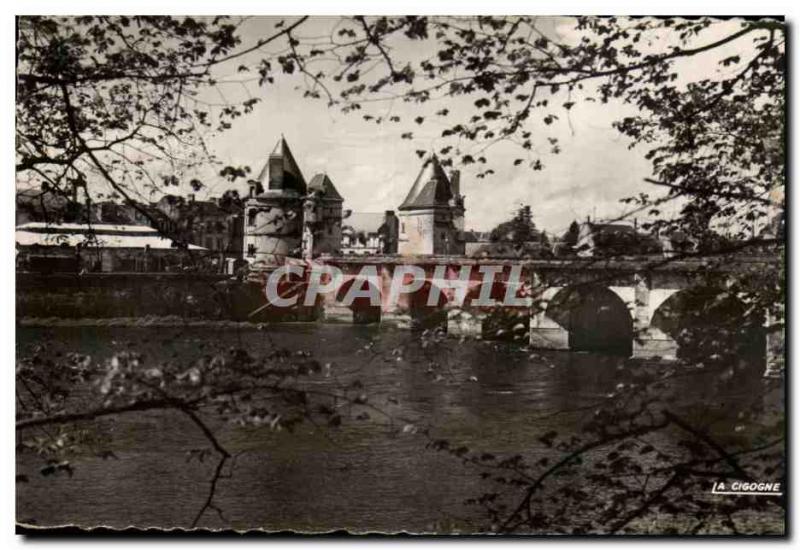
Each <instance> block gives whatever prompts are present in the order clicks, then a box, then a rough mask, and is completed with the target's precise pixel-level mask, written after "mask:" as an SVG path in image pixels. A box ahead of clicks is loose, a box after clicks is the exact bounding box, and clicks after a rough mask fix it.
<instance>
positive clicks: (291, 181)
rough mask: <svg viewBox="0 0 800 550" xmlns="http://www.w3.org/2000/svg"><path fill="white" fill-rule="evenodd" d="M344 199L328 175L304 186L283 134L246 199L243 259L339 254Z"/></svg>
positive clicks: (257, 261)
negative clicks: (324, 253) (325, 253)
mask: <svg viewBox="0 0 800 550" xmlns="http://www.w3.org/2000/svg"><path fill="white" fill-rule="evenodd" d="M342 202H343V199H342V197H341V195H339V192H338V191H337V190H336V187H334V185H333V182H331V180H330V178H329V177H328V176H327V175H317V176H314V178H313V179H312V180H311V183H306V179H305V177H303V173H302V171H301V170H300V167H299V165H298V164H297V161H296V160H295V158H294V155H293V154H292V151H291V149H290V148H289V144H288V143H286V140H285V139H284V138H283V136H281V138H280V139H279V140H278V143H277V144H276V145H275V147H274V149H273V150H272V152H271V153H270V154H269V157H268V158H267V161H266V163H265V164H264V167H263V168H262V170H261V172H260V173H259V175H258V177H257V178H256V179H254V180H251V181H250V190H249V194H248V197H247V200H246V201H245V230H244V241H245V242H244V255H245V259H246V260H248V261H249V262H250V263H251V264H254V263H255V264H263V265H267V266H268V265H278V264H282V263H284V261H285V259H286V258H287V257H295V258H299V257H312V256H315V255H317V254H320V253H323V252H328V253H335V252H337V251H338V249H339V247H340V246H341V224H342Z"/></svg>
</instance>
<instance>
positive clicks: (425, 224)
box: [398, 154, 465, 256]
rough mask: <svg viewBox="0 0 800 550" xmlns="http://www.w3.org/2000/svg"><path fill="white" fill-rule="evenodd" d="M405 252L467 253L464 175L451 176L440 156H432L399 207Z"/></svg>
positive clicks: (402, 252)
mask: <svg viewBox="0 0 800 550" xmlns="http://www.w3.org/2000/svg"><path fill="white" fill-rule="evenodd" d="M399 218H400V238H399V246H398V252H399V253H400V254H402V255H407V256H410V255H432V254H435V255H440V254H464V248H465V247H464V240H463V229H464V198H463V196H462V195H461V190H460V175H459V174H458V172H454V173H453V174H452V177H448V175H447V174H446V173H445V171H444V168H443V167H442V165H441V163H440V162H439V159H438V158H437V157H436V155H435V154H434V155H431V156H430V157H428V158H427V159H426V160H425V162H424V164H423V165H422V169H421V170H420V172H419V175H418V176H417V179H416V180H415V181H414V184H413V185H412V186H411V190H410V191H409V192H408V195H407V196H406V198H405V200H404V201H403V203H402V204H401V205H400V208H399Z"/></svg>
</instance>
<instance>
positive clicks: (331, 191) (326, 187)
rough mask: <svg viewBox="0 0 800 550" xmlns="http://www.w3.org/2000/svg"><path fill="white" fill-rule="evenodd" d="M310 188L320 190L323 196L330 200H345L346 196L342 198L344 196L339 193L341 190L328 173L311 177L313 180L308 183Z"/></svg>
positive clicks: (310, 189)
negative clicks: (338, 189)
mask: <svg viewBox="0 0 800 550" xmlns="http://www.w3.org/2000/svg"><path fill="white" fill-rule="evenodd" d="M308 190H309V191H320V192H321V193H322V196H323V197H324V198H326V199H328V200H338V201H343V200H344V198H342V196H341V195H340V194H339V191H337V190H336V186H335V185H333V182H332V181H331V179H330V178H329V177H328V174H317V175H315V176H314V177H313V178H311V182H310V183H309V184H308Z"/></svg>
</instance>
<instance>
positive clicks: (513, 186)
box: [201, 17, 736, 233]
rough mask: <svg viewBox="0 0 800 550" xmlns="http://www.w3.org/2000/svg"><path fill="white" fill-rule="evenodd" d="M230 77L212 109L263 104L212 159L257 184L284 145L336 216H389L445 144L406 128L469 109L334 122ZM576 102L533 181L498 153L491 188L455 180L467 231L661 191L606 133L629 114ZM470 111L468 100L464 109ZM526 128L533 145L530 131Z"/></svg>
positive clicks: (400, 108)
mask: <svg viewBox="0 0 800 550" xmlns="http://www.w3.org/2000/svg"><path fill="white" fill-rule="evenodd" d="M289 20H291V19H289ZM275 22H276V19H275V18H270V17H256V18H251V19H249V20H247V21H246V23H244V24H243V26H242V30H243V34H244V38H245V40H244V41H245V43H248V42H249V41H255V40H257V39H258V38H259V37H262V36H265V35H268V34H270V33H272V32H274V30H273V29H274V24H275ZM333 24H335V19H334V18H326V17H317V18H314V19H312V20H311V21H310V22H309V24H308V25H306V26H304V27H303V30H302V32H301V33H299V35H300V36H305V37H313V36H319V35H322V34H324V33H325V32H326V31H327V30H329V29H330V27H331V25H333ZM734 25H736V24H735V23H731V22H727V23H720V24H719V25H718V27H719V28H718V29H716V30H713V29H712V32H710V33H709V34H708V36H707V37H706V39H708V40H710V41H713V39H714V37H715V35H716V36H721V35H722V34H723V33H725V32H728V31H730V30H731V28H733V26H734ZM571 27H572V23H571V21H570V20H567V19H554V18H550V19H546V18H542V19H541V28H542V29H544V30H545V31H546V32H548V33H552V34H553V35H555V36H557V37H558V38H559V39H562V40H570V39H571V38H573V39H574V37H575V36H574V34H572V35H571V33H573V31H572V29H571ZM657 47H660V48H663V47H664V45H663V44H659V45H657ZM414 48H415V50H406V51H395V52H393V53H394V54H397V55H400V56H405V57H406V58H408V59H414V58H415V57H416V58H420V56H422V55H425V54H430V51H428V52H426V51H425V48H430V44H424V43H417V44H415V45H414ZM717 59H719V53H717V54H715V59H708V58H698V59H693V60H691V61H689V62H686V63H684V64H683V65H682V67H681V70H682V71H684V72H685V74H686V78H687V79H695V78H698V77H702V76H704V75H707V74H710V73H714V72H716V71H718V69H717V64H716V60H717ZM228 69H229V71H230V72H229V73H228V74H221V75H220V77H221V80H222V81H223V83H222V84H220V85H219V86H218V87H217V89H213V90H208V91H207V92H205V93H204V95H203V96H202V97H203V99H204V100H206V101H208V102H210V103H214V102H224V101H231V100H241V99H243V98H246V97H248V96H251V97H260V98H261V102H260V103H258V104H257V107H256V109H255V110H254V112H253V113H252V114H251V115H248V116H245V117H242V118H241V119H239V120H238V121H237V123H236V124H235V125H234V127H233V128H232V129H231V130H229V131H227V132H226V133H224V134H222V135H220V136H218V137H215V138H213V139H212V140H211V142H210V143H211V147H212V150H213V151H214V153H215V154H216V155H217V156H218V157H219V159H220V160H221V161H223V162H225V163H230V164H233V165H249V166H251V167H252V169H253V171H254V172H256V173H257V172H258V170H259V169H260V168H261V166H262V165H263V164H264V162H265V161H266V157H267V155H268V154H269V152H270V150H271V149H272V147H273V146H274V144H275V142H276V141H277V140H278V139H279V138H280V136H281V134H283V135H284V136H285V137H286V140H287V141H288V143H289V145H290V147H291V149H292V150H293V152H294V155H295V158H296V159H297V161H298V163H299V164H300V167H301V169H302V170H303V173H304V175H305V176H306V178H307V179H310V178H311V177H312V176H313V175H314V174H315V173H318V172H327V174H328V175H329V176H330V178H331V179H332V181H333V182H334V184H335V185H336V186H337V188H338V189H339V192H340V193H341V194H342V196H343V197H344V198H345V201H346V202H345V208H350V209H353V210H354V211H365V212H381V211H383V210H388V209H396V208H397V206H398V205H399V204H400V203H401V202H402V200H403V198H404V197H405V194H406V193H407V192H408V190H409V188H410V187H411V185H412V183H413V181H414V178H415V177H416V175H417V172H418V171H419V169H420V166H421V161H420V159H419V157H418V156H417V155H416V153H415V151H416V150H418V149H425V150H432V149H434V148H441V147H442V146H444V145H445V144H446V143H445V142H444V141H443V140H442V138H441V137H440V136H441V130H442V128H443V127H444V125H443V124H440V125H438V126H437V125H436V124H435V123H434V124H431V125H429V124H425V125H423V126H416V125H414V124H413V123H412V122H411V119H413V118H414V117H415V116H417V115H419V114H420V112H423V114H424V112H425V111H424V110H425V109H427V112H432V111H433V110H435V109H441V108H442V107H443V106H446V107H448V108H449V109H450V110H451V111H453V110H454V109H455V110H456V112H458V109H461V108H466V107H465V106H463V105H462V106H459V104H458V102H454V101H452V100H448V99H445V100H440V101H438V102H431V104H430V105H426V106H424V107H422V108H421V107H420V106H418V105H416V104H409V103H404V102H402V101H400V100H386V101H380V102H376V103H373V104H370V106H369V109H368V110H366V111H362V112H360V113H358V114H355V115H354V114H343V113H341V112H340V111H338V110H337V109H335V108H334V109H331V108H328V107H327V105H326V102H325V101H321V100H310V99H304V98H303V97H302V93H301V91H299V89H298V87H299V86H300V85H301V84H302V82H301V81H300V80H299V78H300V77H291V78H285V77H283V76H281V77H279V78H278V79H277V81H276V84H275V85H272V86H268V87H264V88H260V87H259V86H258V84H257V83H256V82H254V81H253V78H252V75H247V74H246V73H245V75H244V76H242V75H241V74H236V73H234V69H235V67H233V66H232V67H229V68H228ZM577 99H578V100H577V101H576V105H575V107H574V108H573V109H572V110H571V111H570V118H569V119H566V118H562V120H560V121H559V122H557V123H556V124H554V125H553V127H551V128H548V130H550V131H552V132H555V133H556V135H557V136H558V137H559V139H560V141H561V148H562V152H561V153H560V154H558V155H552V154H549V153H545V154H544V156H543V162H544V169H543V170H542V171H532V170H531V169H530V168H528V167H527V166H526V165H525V164H522V165H520V166H517V167H514V166H513V165H512V162H513V160H514V159H515V158H518V157H519V156H520V149H519V148H518V147H516V146H513V145H511V144H503V143H501V144H499V145H497V146H495V147H493V148H492V149H490V150H489V151H488V152H487V155H486V156H487V157H488V158H489V161H490V163H491V164H492V166H491V167H492V168H494V169H495V170H496V174H495V175H494V176H493V177H491V178H486V179H478V178H476V177H475V173H476V171H474V170H469V169H466V170H462V178H461V181H462V184H461V185H462V193H464V194H465V195H466V209H467V211H466V226H467V227H468V228H471V229H478V230H487V229H491V228H492V227H494V226H495V225H496V224H497V223H499V222H501V221H504V220H506V219H508V218H509V217H510V216H511V215H512V214H513V212H514V211H515V209H516V208H518V207H519V206H520V205H522V204H529V205H530V206H531V207H532V209H533V213H534V221H535V222H536V224H537V225H538V226H539V227H542V228H544V229H546V230H548V231H551V232H555V233H561V232H563V231H564V230H565V229H566V228H567V226H568V225H569V223H570V222H571V221H572V220H573V219H584V218H586V217H587V216H593V217H597V218H613V217H617V216H619V215H621V214H623V213H624V211H625V207H624V206H623V205H622V204H621V203H620V202H619V200H620V199H621V198H623V197H626V196H630V195H632V194H636V193H639V192H640V191H648V192H651V193H653V192H658V190H656V189H654V188H653V187H652V186H648V185H647V184H646V183H644V182H643V179H644V178H645V177H648V176H649V175H650V167H649V163H648V162H647V161H646V160H645V159H644V158H643V156H644V152H643V151H641V150H637V149H633V150H631V149H629V147H628V145H629V144H628V142H627V141H626V140H625V139H624V138H623V137H622V136H621V135H620V134H618V133H617V132H616V131H615V130H614V129H613V128H612V126H611V123H612V122H613V121H614V120H617V119H619V118H621V117H623V116H625V115H626V114H631V113H632V112H633V111H632V110H631V107H630V106H625V105H620V104H613V103H612V104H607V105H599V104H593V103H586V102H581V101H580V100H579V98H577ZM473 100H474V98H471V99H470V100H469V101H470V104H471V101H473ZM365 112H370V113H374V114H376V115H388V114H389V113H391V114H393V115H399V116H401V117H402V119H403V120H404V121H405V122H404V123H402V124H382V125H376V124H374V123H370V122H366V121H364V120H363V119H362V118H361V115H362V114H364V113H365ZM412 126H413V127H412ZM531 129H532V130H533V131H534V134H536V132H537V131H538V126H534V127H532V128H531ZM409 130H413V131H414V139H413V140H404V139H401V138H400V135H401V134H402V133H403V132H406V131H409ZM548 135H549V134H548ZM204 181H206V182H208V183H209V185H208V188H207V189H206V190H205V191H204V192H203V193H201V195H203V194H206V195H216V194H219V193H221V192H222V191H224V190H225V189H227V188H229V187H230V184H227V183H225V182H222V181H220V180H219V178H216V180H215V179H214V178H213V177H212V176H207V177H205V178H204Z"/></svg>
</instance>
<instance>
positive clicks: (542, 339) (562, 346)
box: [530, 307, 569, 350]
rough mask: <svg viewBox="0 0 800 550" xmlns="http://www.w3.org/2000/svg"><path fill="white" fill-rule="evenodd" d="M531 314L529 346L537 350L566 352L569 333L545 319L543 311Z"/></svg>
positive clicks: (537, 310) (535, 308)
mask: <svg viewBox="0 0 800 550" xmlns="http://www.w3.org/2000/svg"><path fill="white" fill-rule="evenodd" d="M539 309H540V308H537V307H534V308H533V311H532V312H531V327H530V346H531V347H532V348H537V349H553V350H568V349H569V331H568V330H567V329H565V328H564V327H562V326H560V325H559V324H558V323H556V322H555V321H553V320H552V319H550V318H549V317H547V315H545V312H544V310H541V311H539Z"/></svg>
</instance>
